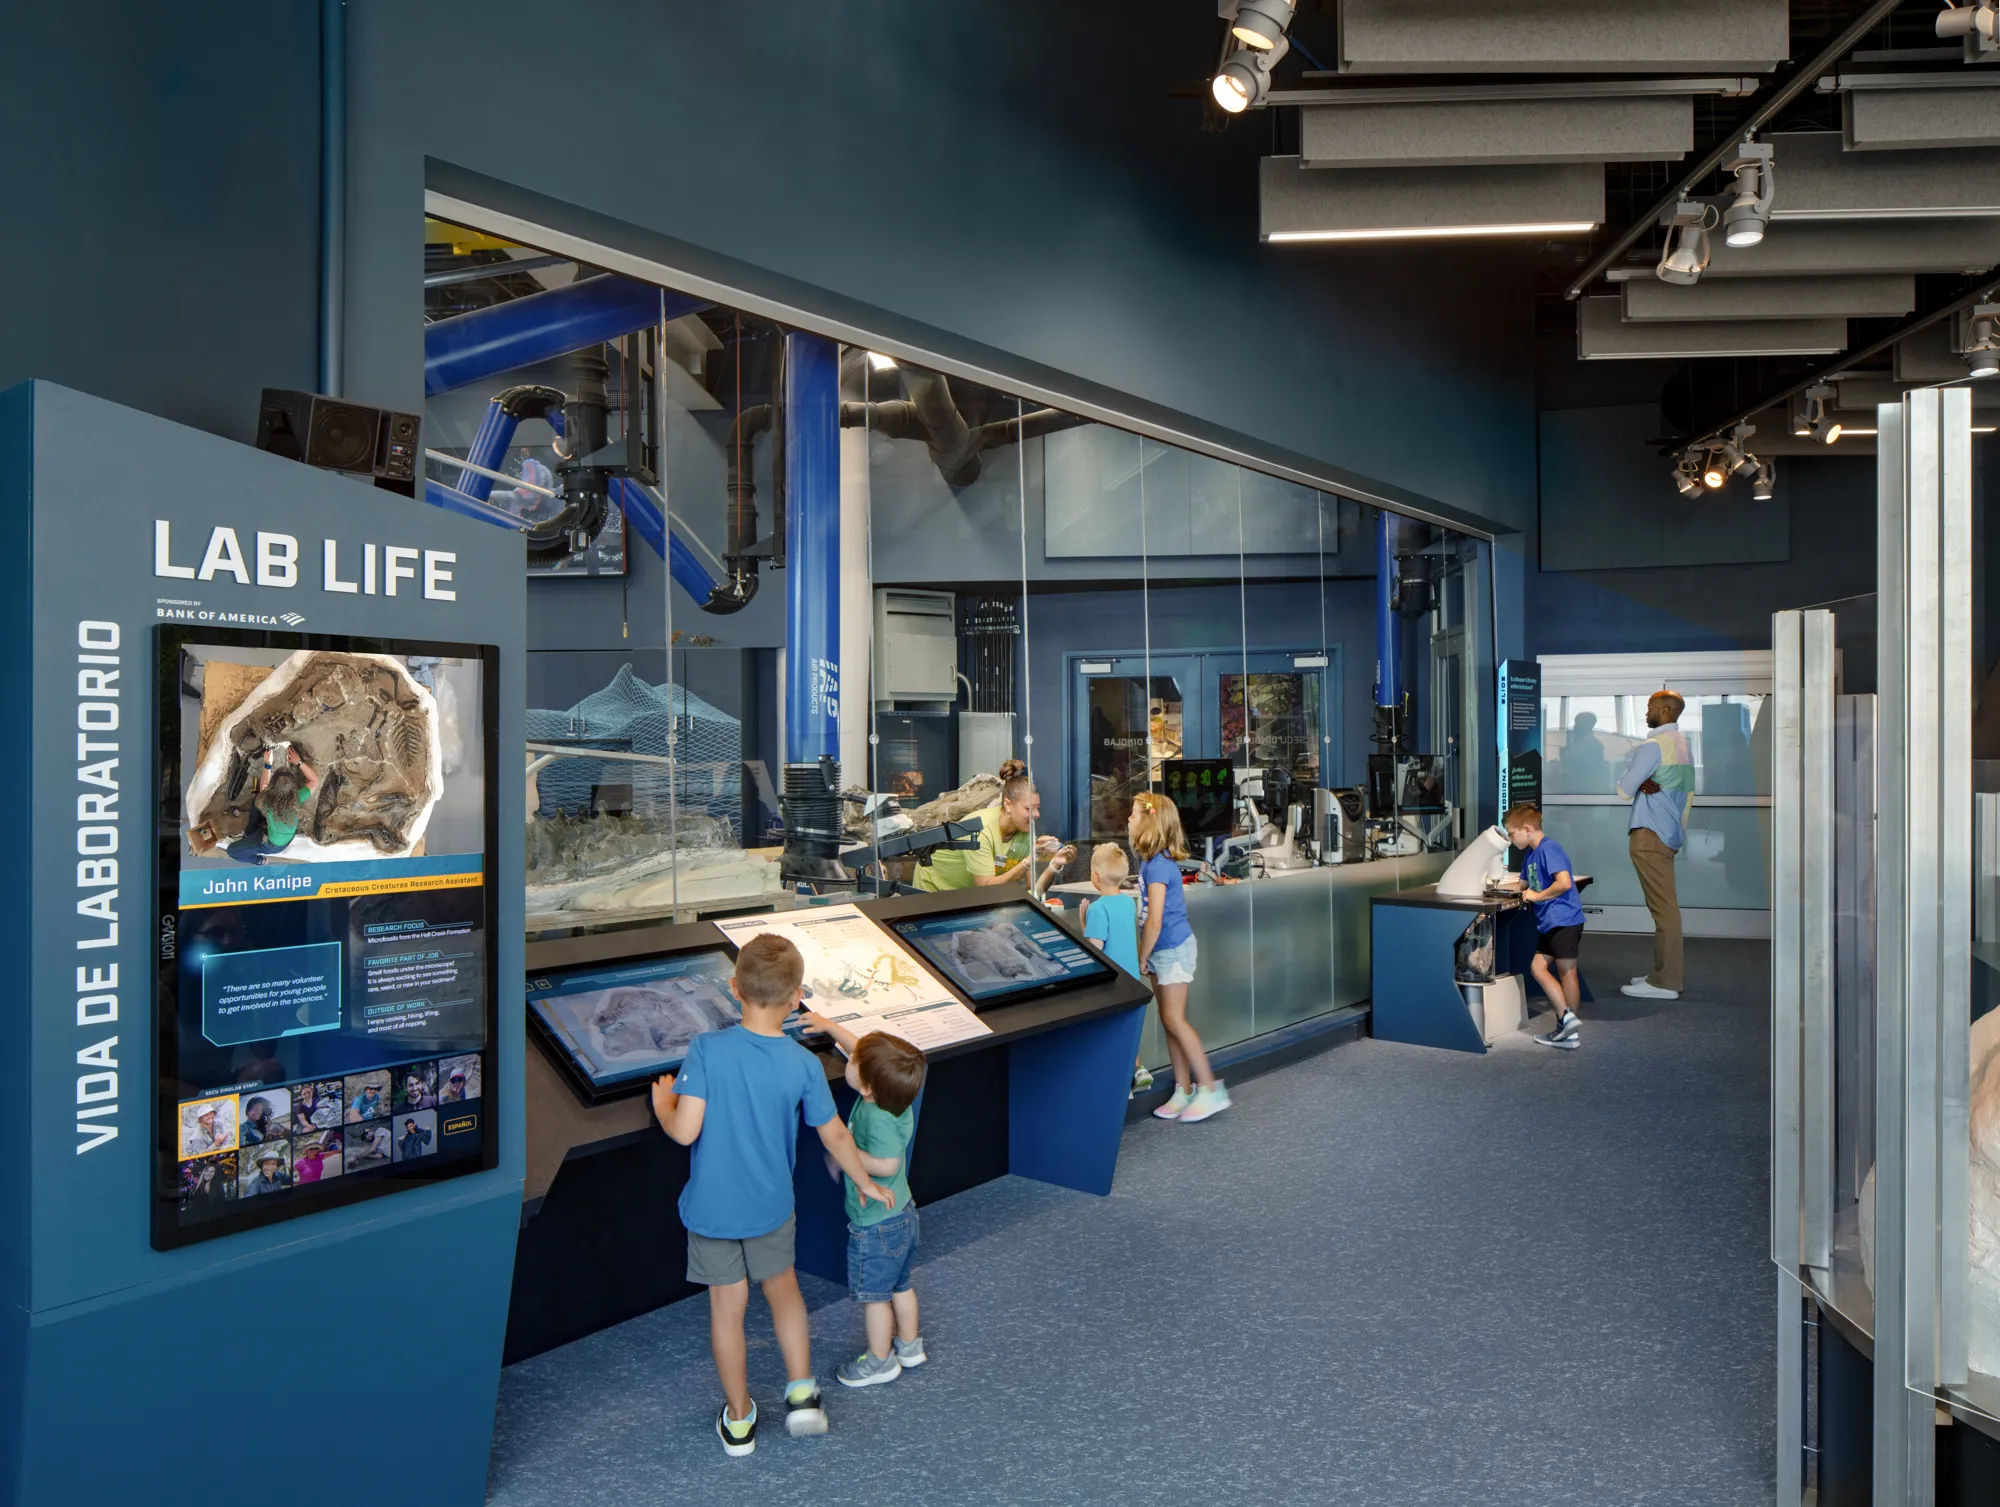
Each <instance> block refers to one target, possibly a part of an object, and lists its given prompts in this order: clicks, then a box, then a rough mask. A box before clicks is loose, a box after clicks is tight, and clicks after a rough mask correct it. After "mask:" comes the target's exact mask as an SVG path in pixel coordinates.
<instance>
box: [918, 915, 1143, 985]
mask: <svg viewBox="0 0 2000 1507" xmlns="http://www.w3.org/2000/svg"><path fill="white" fill-rule="evenodd" d="M889 928H890V930H892V931H894V932H895V933H896V934H897V935H898V936H900V937H901V938H903V940H904V941H906V942H908V943H909V944H910V945H911V946H913V947H915V948H916V949H917V951H918V952H920V953H922V954H923V956H924V957H925V959H926V960H927V961H929V962H930V964H931V965H932V966H933V967H935V968H936V969H938V971H939V972H941V973H943V974H944V975H945V977H946V978H948V979H950V980H951V981H952V982H953V983H954V984H956V985H957V986H958V988H959V990H960V991H961V992H962V993H963V994H964V995H965V997H966V998H967V999H969V1000H971V1001H972V1002H973V1004H974V1005H975V1006H977V1007H979V1008H980V1009H985V1008H987V1007H989V1006H992V1005H1002V1004H1009V1003H1012V1002H1013V1001H1015V1000H1019V999H1025V998H1027V997H1028V996H1030V995H1034V994H1043V993H1047V992H1049V991H1052V990H1057V989H1069V988H1073V987H1075V986H1076V985H1078V984H1085V983H1094V982H1096V981H1098V980H1100V979H1108V978H1111V977H1113V969H1112V967H1111V965H1110V964H1109V963H1107V962H1105V961H1104V960H1103V959H1102V958H1100V957H1099V956H1098V955H1097V953H1096V952H1095V950H1093V949H1092V948H1091V946H1090V945H1089V944H1088V943H1087V942H1079V941H1077V939H1076V938H1075V937H1073V936H1071V935H1070V934H1069V933H1068V932H1066V931H1064V930H1063V929H1062V927H1060V926H1059V925H1057V924H1056V923H1055V922H1054V921H1053V920H1051V919H1050V918H1049V915H1048V913H1047V912H1046V911H1044V910H1043V909H1042V908H1041V907H1040V906H1039V905H1037V904H1035V903H1034V902H1033V901H1032V900H1010V901H1008V902H1006V903H1005V904H1002V905H995V906H989V907H984V908H981V909H979V910H954V911H941V912H938V913H935V914H931V915H919V916H899V917H897V918H896V919H895V920H892V921H890V922H889Z"/></svg>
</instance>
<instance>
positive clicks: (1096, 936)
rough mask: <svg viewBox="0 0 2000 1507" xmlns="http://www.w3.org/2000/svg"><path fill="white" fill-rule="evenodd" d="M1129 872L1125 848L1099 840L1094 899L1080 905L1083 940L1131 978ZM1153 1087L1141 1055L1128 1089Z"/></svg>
mask: <svg viewBox="0 0 2000 1507" xmlns="http://www.w3.org/2000/svg"><path fill="white" fill-rule="evenodd" d="M1131 872H1132V865H1131V864H1130V863H1129V862H1127V861H1126V858H1125V850H1124V849H1123V848H1121V847H1119V846H1118V845H1117V844H1116V843H1108V842H1101V843H1099V844H1098V845H1097V846H1096V847H1095V848H1093V849H1092V850H1091V853H1090V883H1091V887H1092V888H1094V889H1095V890H1096V891H1097V898H1096V899H1094V900H1086V901H1085V902H1084V907H1083V939H1084V941H1086V942H1090V943H1092V944H1094V945H1095V946H1096V948H1097V950H1098V951H1099V952H1101V953H1103V954H1104V955H1105V956H1106V957H1107V958H1109V959H1111V961H1112V962H1114V963H1116V964H1117V965H1118V966H1119V967H1120V968H1123V969H1124V970H1125V971H1126V972H1127V973H1129V974H1131V975H1132V977H1133V978H1138V977H1139V897H1138V896H1137V895H1128V894H1126V893H1125V876H1126V875H1127V874H1129V873H1131ZM1152 1086H1153V1074H1152V1070H1151V1069H1149V1068H1148V1067H1147V1066H1146V1059H1145V1058H1143V1057H1141V1058H1139V1059H1138V1061H1137V1063H1136V1065H1135V1066H1134V1067H1133V1069H1132V1092H1133V1093H1134V1094H1142V1093H1144V1092H1145V1091H1146V1090H1147V1089H1149V1088H1151V1087H1152Z"/></svg>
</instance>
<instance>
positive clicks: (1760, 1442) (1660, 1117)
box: [489, 936, 1774, 1507]
mask: <svg viewBox="0 0 2000 1507" xmlns="http://www.w3.org/2000/svg"><path fill="white" fill-rule="evenodd" d="M1647 945H1648V944H1647V943H1646V942H1645V941H1644V940H1643V939H1634V938H1622V937H1611V936H1593V937H1591V938H1589V939H1588V941H1587V943H1586V950H1585V956H1584V962H1585V968H1586V971H1587V973H1588V974H1589V975H1590V976H1591V977H1592V979H1593V981H1594V982H1595V984H1596V986H1597V987H1598V989H1599V990H1600V992H1602V993H1603V994H1605V995H1607V996H1609V998H1608V999H1607V1000H1606V1001H1604V1002H1602V1003H1600V1004H1599V1005H1597V1006H1596V1007H1595V1008H1591V1009H1587V1010H1586V1021H1587V1024H1586V1026H1585V1036H1584V1044H1583V1048H1582V1050H1580V1051H1577V1052H1574V1053H1566V1052H1555V1051H1550V1050H1548V1049H1546V1048H1543V1047H1539V1046H1535V1045H1534V1044H1533V1043H1531V1042H1530V1041H1528V1039H1527V1038H1526V1036H1525V1035H1524V1036H1522V1037H1521V1038H1520V1039H1519V1040H1517V1041H1510V1042H1508V1043H1507V1044H1506V1045H1505V1046H1504V1047H1503V1048H1501V1049H1498V1050H1496V1051H1494V1052H1493V1053H1491V1054H1489V1055H1488V1056H1486V1057H1483V1058H1479V1057H1471V1056H1464V1055H1460V1054H1457V1053H1450V1052H1438V1051H1430V1050H1426V1049H1423V1048H1417V1047H1404V1046H1395V1045H1390V1044H1387V1043H1380V1042H1375V1041H1361V1042H1356V1043H1353V1044H1350V1045H1347V1046H1342V1047H1339V1048H1337V1049H1335V1050H1333V1051H1331V1052H1328V1053H1326V1054H1324V1055H1322V1056H1319V1057H1315V1058H1312V1059H1310V1060H1307V1061H1304V1062H1300V1063H1296V1064H1294V1065H1292V1066H1289V1067H1286V1068H1282V1069H1279V1070H1277V1071H1275V1072H1272V1073H1269V1074H1267V1075H1265V1076H1262V1077H1258V1078H1255V1079H1252V1080H1250V1081H1247V1082H1245V1083H1243V1084H1242V1086H1241V1088H1240V1090H1239V1092H1238V1094H1237V1103H1236V1107H1235V1108H1234V1109H1232V1110H1231V1111H1229V1112H1228V1113H1227V1114H1224V1115H1222V1116H1220V1117H1218V1118H1217V1119H1215V1120H1213V1121H1211V1122H1209V1123H1207V1124H1204V1125H1200V1126H1177V1125H1172V1124H1166V1123H1162V1122H1156V1121H1148V1122H1147V1123H1145V1124H1143V1125H1138V1126H1134V1127H1133V1128H1132V1129H1131V1130H1130V1131H1128V1133H1127V1135H1126V1138H1125V1145H1124V1150H1123V1155H1122V1159H1121V1162H1120V1165H1119V1169H1118V1178H1117V1186H1116V1188H1115V1190H1114V1191H1113V1193H1112V1195H1111V1196H1110V1197H1109V1198H1104V1199H1100V1198H1093V1197H1090V1196H1088V1195H1085V1194H1080V1193H1073V1192H1069V1191H1067V1190H1064V1189H1060V1188H1054V1187H1049V1186H1046V1185H1044V1184H1039V1183H1033V1182H1028V1181H1024V1180H1022V1179H1018V1178H1007V1179H1003V1180H1002V1181H999V1182H996V1183H990V1184H988V1185H986V1186H984V1187H982V1188H978V1189H975V1190H974V1191H972V1192H970V1193H967V1194H962V1195H960V1196H959V1197H957V1198H953V1199H948V1200H946V1201H945V1202H943V1203H941V1204H938V1205H936V1206H935V1207H933V1208H930V1209H926V1210H925V1212H924V1239H925V1246H924V1248H923V1250H922V1251H921V1253H920V1256H919V1261H920V1265H919V1268H918V1272H917V1291H918V1295H919V1297H920V1299H921V1301H922V1303H923V1314H924V1321H923V1329H924V1334H925V1337H926V1339H927V1341H928V1343H929V1346H930V1353H931V1356H932V1360H931V1363H930V1365H928V1366H927V1367H925V1368H924V1369H922V1370H921V1371H915V1372H911V1373H909V1374H907V1375H905V1376H904V1377H903V1378H902V1379H901V1380H899V1381H897V1382H895V1383H893V1384H891V1385H888V1386H883V1387H876V1388H871V1389H869V1390H867V1391H862V1392H850V1391H846V1390H845V1389H843V1388H841V1387H839V1386H837V1385H833V1384H831V1381H830V1378H831V1373H832V1368H833V1367H834V1366H835V1365H836V1364H838V1362H839V1361H840V1360H842V1359H844V1358H846V1357H847V1356H849V1355H851V1354H853V1353H854V1352H855V1351H857V1350H859V1349H860V1348H861V1340H860V1334H861V1326H860V1315H859V1312H858V1310H856V1309H855V1308H854V1307H853V1306H852V1305H850V1304H849V1303H847V1302H846V1301H845V1296H844V1294H843V1293H842V1292H841V1291H840V1290H839V1289H837V1288H834V1287H832V1286H830V1285H828V1284H825V1283H821V1282H818V1281H816V1280H815V1279H812V1278H805V1279H803V1281H804V1282H805V1285H806V1292H807V1298H808V1301H809V1302H810V1303H811V1304H812V1305H813V1308H814V1312H813V1340H814V1346H815V1351H814V1359H815V1363H816V1364H817V1366H818V1368H819V1371H820V1374H821V1376H822V1380H823V1382H824V1383H825V1384H826V1389H827V1392H828V1402H829V1409H830V1414H831V1419H832V1428H831V1431H830V1432H829V1433H828V1434H827V1435H826V1436H825V1437H823V1438H818V1439H805V1440H794V1439H790V1438H787V1437H786V1435H785V1433H784V1431H783V1427H782V1424H781V1423H779V1422H778V1419H779V1416H780V1412H781V1397H782V1392H783V1386H784V1367H783V1362H782V1359H781V1357H780V1356H779V1354H778V1351H777V1346H776V1343H775V1341H773V1339H772V1338H771V1334H770V1328H769V1319H768V1312H767V1311H766V1310H765V1309H764V1308H763V1305H762V1302H761V1300H758V1299H753V1300H752V1304H751V1351H750V1375H751V1385H752V1390H753V1392H754V1393H755V1395H756V1396H757V1398H758V1399H759V1406H760V1407H761V1408H763V1409H765V1410H766V1417H767V1418H768V1419H769V1420H770V1422H769V1423H768V1424H767V1425H766V1427H764V1428H763V1429H762V1430H761V1431H760V1432H761V1438H760V1440H759V1444H758V1449H757V1453H756V1454H755V1455H754V1456H752V1457H750V1458H748V1459H743V1460H731V1459H727V1458H726V1457H725V1456H724V1455H723V1454H722V1451H721V1449H720V1448H719V1447H718V1445H717V1442H716V1439H715V1436H714V1433H713V1420H714V1415H715V1411H716V1408H717V1406H718V1392H717V1387H716V1383H715V1380H714V1375H713V1372H712V1370H711V1368H710V1363H709V1357H708V1334H707V1308H706V1300H705V1299H695V1300H692V1301H689V1302H684V1303H679V1304H675V1305H673V1306H671V1307H669V1308H665V1309H661V1310H659V1311H657V1312H655V1313H652V1314H648V1315H646V1316H644V1317H642V1318H639V1319H635V1320H633V1321H632V1322H630V1323H628V1324H624V1325H621V1326H620V1327H618V1328H616V1329H612V1330H608V1331H605V1332H604V1333H601V1334H597V1335H593V1336H591V1337H590V1338H588V1339H585V1340H582V1341H580V1342H578V1343H576V1344H574V1345H570V1346H567V1347H565V1348H563V1349H561V1350H557V1351H553V1352H550V1353H549V1354H546V1355H543V1356H539V1357H537V1358H535V1359H534V1360H531V1361H527V1362H525V1363H523V1364H521V1365H518V1366H514V1367H511V1368H509V1369H508V1371H507V1372H506V1373H505V1375H504V1378H503V1381H502V1384H501V1399H500V1411H499V1419H498V1425H497V1434H496V1439H495V1445H494V1456H493V1468H492V1477H491V1487H490V1497H489V1500H490V1501H491V1502H492V1503H495V1504H499V1507H559V1504H560V1507H568V1504H576V1503H590V1504H623V1503H634V1504H637V1503H647V1504H653V1503H660V1502H681V1503H702V1504H710V1503H736V1502H743V1503H752V1502H754V1503H759V1504H772V1503H794V1502H796V1503H826V1502H837V1501H842V1500H857V1501H885V1502H909V1503H924V1504H929V1503H988V1502H993V1503H1092V1504H1096V1503H1125V1502H1134V1503H1138V1502H1152V1501H1169V1502H1202V1503H1206V1502H1226V1503H1256V1504H1259V1507H1275V1504H1280V1503H1294V1502H1297V1503H1391V1504H1402V1503H1412V1504H1431V1503H1437V1504H1446V1503H1449V1504H1453V1507H1458V1504H1465V1503H1480V1504H1502V1507H1510V1504H1521V1507H1555V1504H1563V1503H1576V1504H1589V1507H1604V1504H1611V1503H1617V1504H1667V1503H1673V1504H1682V1503H1686V1504H1700V1507H1731V1504H1736V1503H1743V1504H1746V1507H1747V1504H1752V1503H1756V1504H1762V1503H1766V1502H1768V1501H1769V1499H1770V1493H1771V1490H1772V1478H1771V1452H1772V1438H1771V1434H1772V1423H1771V1419H1772V1406H1773V1387H1774V1380H1773V1366H1772V1353H1771V1352H1772V1341H1771V1323H1772V1315H1773V1303H1772V1295H1773V1290H1774V1289H1773V1283H1774V1277H1773V1272H1772V1268H1771V1266H1770V1264H1769V1262H1768V1260H1767V1258H1766V1254H1765V1243H1766V1233H1765V1232H1766V1223H1767V1212H1766V1189H1767V1157H1766V1143H1767V1128H1766V1117H1767V1102H1766V1091H1765V1082H1766V1062H1767V1037H1768V1027H1767V1016H1768V1012H1767V1010H1766V1008H1765V1002H1766V997H1767V978H1768V974H1767V963H1766V952H1765V948H1764V947H1763V945H1762V944H1761V943H1745V942H1713V941H1710V942H1691V943H1690V944H1689V974H1690V977H1689V988H1688V992H1687V994H1686V995H1685V996H1684V997H1683V999H1682V1001H1681V1002H1679V1003H1676V1004H1658V1005H1656V1004H1651V1003H1644V1002H1640V1001H1636V1000H1629V999H1624V998H1622V997H1620V996H1618V995H1617V994H1616V992H1615V991H1616V986H1617V985H1618V984H1619V983H1620V982H1622V981H1623V980H1624V979H1626V978H1629V977H1630V976H1631V975H1632V974H1634V973H1636V972H1639V971H1641V970H1642V967H1643V964H1644V961H1645V948H1646V946H1647ZM921 1154H922V1141H921V1138H920V1139H919V1141H918V1155H921ZM634 1256H635V1259H644V1253H639V1252H635V1253H634Z"/></svg>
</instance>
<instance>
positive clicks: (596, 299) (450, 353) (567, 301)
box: [424, 274, 709, 396]
mask: <svg viewBox="0 0 2000 1507" xmlns="http://www.w3.org/2000/svg"><path fill="white" fill-rule="evenodd" d="M708 306H709V302H708V300H707V299H705V298H690V297H688V296H687V295H686V294H683V293H667V292H664V291H662V290H661V289H660V288H657V287H655V286H654V285H653V284H651V283H642V282H639V281H638V280H637V279H635V278H630V277H620V276H617V275H616V274H606V275H605V276H603V277H592V278H586V279H585V280H584V281H582V282H580V283H568V284H565V285H564V286H563V287H560V288H551V289H549V290H548V291H547V292H545V293H531V294H529V295H528V296H527V297H526V298H514V299H509V300H508V301H507V302H506V303H498V304H494V305H493V306H491V307H490V308H485V309H474V310H473V311H472V312H471V313H470V314H458V315H454V316H453V317H452V318H450V319H440V320H437V321H436V322H435V323H433V324H428V325H426V326H424V393H425V395H426V396H436V395H437V394H438V393H441V392H450V391H452V390H453V389H455V388H460V387H466V386H469V385H470V384H472V383H474V382H480V381H484V380H485V379H486V378H488V377H496V376H498V375H499V374H500V373H502V372H506V371H512V370H514V369H515V368H516V367H522V366H530V365H532V364H534V363H535V362H537V361H547V360H549V359H550V358H552V357H555V356H561V355H565V354H567V353H568V352H570V351H574V350H580V349H582V348H583V347H584V346H588V345H603V344H604V343H605V342H607V341H611V340H621V339H623V338H624V337H625V336H627V335H629V334H631V333H632V332H633V331H635V330H643V329H649V328H651V327H652V326H654V325H656V324H661V323H664V322H665V321H667V320H672V319H678V318H680V317H681V316H682V315H684V314H692V313H694V312H696V311H697V310H699V309H705V308H707V307H708Z"/></svg>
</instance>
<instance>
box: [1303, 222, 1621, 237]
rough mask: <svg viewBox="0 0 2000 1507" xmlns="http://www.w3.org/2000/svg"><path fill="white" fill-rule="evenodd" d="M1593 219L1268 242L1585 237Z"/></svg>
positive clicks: (1333, 233)
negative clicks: (1546, 236) (1518, 236)
mask: <svg viewBox="0 0 2000 1507" xmlns="http://www.w3.org/2000/svg"><path fill="white" fill-rule="evenodd" d="M1597 226H1598V222H1597V221H1596V220H1544V221H1540V222H1536V223H1532V224H1519V225H1385V226H1377V227H1375V228H1373V229H1369V230H1273V231H1271V232H1270V233H1269V234H1267V235H1266V236H1265V237H1264V239H1265V240H1267V241H1414V240H1438V239H1441V238H1444V237H1448V236H1471V235H1585V234H1587V233H1589V232H1590V231H1593V230H1595V229H1597Z"/></svg>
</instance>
